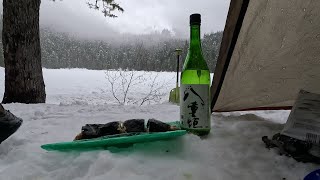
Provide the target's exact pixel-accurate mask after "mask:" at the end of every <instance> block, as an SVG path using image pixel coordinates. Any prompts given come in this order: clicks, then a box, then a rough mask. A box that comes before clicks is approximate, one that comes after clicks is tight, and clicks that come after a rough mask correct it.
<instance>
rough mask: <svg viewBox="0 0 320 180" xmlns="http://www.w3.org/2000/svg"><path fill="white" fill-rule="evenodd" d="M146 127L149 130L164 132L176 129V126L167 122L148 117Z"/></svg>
mask: <svg viewBox="0 0 320 180" xmlns="http://www.w3.org/2000/svg"><path fill="white" fill-rule="evenodd" d="M147 128H148V130H149V132H166V131H175V130H178V129H179V128H177V127H176V126H170V125H169V124H167V123H164V122H161V121H158V120H156V119H149V120H148V123H147Z"/></svg>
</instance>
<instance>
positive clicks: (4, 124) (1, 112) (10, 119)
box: [0, 106, 23, 143]
mask: <svg viewBox="0 0 320 180" xmlns="http://www.w3.org/2000/svg"><path fill="white" fill-rule="evenodd" d="M22 122H23V121H22V119H21V118H18V117H16V116H15V115H14V114H12V113H11V112H10V111H8V110H5V109H4V108H3V107H2V106H0V143H2V141H4V140H6V139H7V138H8V137H10V136H11V135H12V134H13V133H15V132H16V131H17V130H18V129H19V127H20V126H21V124H22Z"/></svg>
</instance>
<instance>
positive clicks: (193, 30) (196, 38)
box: [189, 25, 201, 51]
mask: <svg viewBox="0 0 320 180" xmlns="http://www.w3.org/2000/svg"><path fill="white" fill-rule="evenodd" d="M189 48H190V51H201V38H200V25H190V44H189Z"/></svg>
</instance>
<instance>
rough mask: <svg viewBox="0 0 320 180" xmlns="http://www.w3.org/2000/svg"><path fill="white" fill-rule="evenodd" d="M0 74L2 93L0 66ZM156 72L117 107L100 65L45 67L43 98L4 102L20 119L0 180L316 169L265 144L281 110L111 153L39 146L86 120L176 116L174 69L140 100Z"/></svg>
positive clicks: (221, 117) (7, 144) (277, 179)
mask: <svg viewBox="0 0 320 180" xmlns="http://www.w3.org/2000/svg"><path fill="white" fill-rule="evenodd" d="M137 73H138V74H139V73H141V72H137ZM0 74H1V76H0V95H1V97H0V98H1V99H2V95H3V91H4V69H3V68H1V69H0ZM156 74H157V73H152V75H151V76H150V77H151V78H149V79H143V78H142V81H140V82H139V83H138V84H136V85H134V86H132V89H131V91H129V93H128V99H129V102H127V103H124V104H125V105H121V104H119V103H118V101H117V100H116V99H115V98H114V97H113V95H112V93H111V92H110V89H111V86H110V84H109V83H108V81H107V79H106V77H105V76H106V75H105V73H104V71H92V70H84V69H72V70H67V69H61V70H51V69H44V79H45V84H46V92H47V103H46V104H35V105H26V104H6V105H4V106H5V108H6V109H8V110H10V111H11V112H13V113H14V114H16V115H17V116H19V117H21V118H22V119H23V120H24V123H23V125H22V126H21V128H20V129H19V130H18V131H17V132H16V133H15V134H14V135H13V136H11V137H10V138H9V139H7V140H6V141H4V142H3V143H2V144H0V180H51V179H53V180H71V179H72V180H73V179H74V180H106V179H108V180H117V179H119V180H120V179H121V180H126V179H133V180H152V179H155V180H160V179H161V180H173V179H174V180H176V179H177V180H198V179H199V180H206V179H208V180H209V179H210V180H258V179H259V180H260V179H262V180H264V179H266V180H283V179H286V180H301V179H303V177H304V176H305V175H306V174H308V173H309V172H310V171H312V170H315V169H317V168H319V166H316V165H313V164H309V163H308V164H303V163H297V162H296V161H295V160H293V159H291V158H288V157H284V156H279V155H277V154H276V152H275V150H268V149H266V148H265V147H264V143H263V142H262V141H261V137H262V136H264V135H267V136H269V137H270V136H272V135H273V134H275V133H277V132H279V131H280V130H281V129H282V128H283V124H284V123H285V122H286V119H287V117H288V114H289V112H288V111H263V112H241V113H240V112H235V113H219V114H213V115H212V116H211V118H212V131H211V134H210V135H209V137H208V138H206V139H200V138H199V137H197V136H194V135H190V134H188V135H185V136H183V137H181V138H178V139H175V140H170V141H162V142H152V143H145V144H137V145H134V146H132V147H129V148H127V149H121V150H120V152H117V153H115V152H113V151H109V150H99V151H89V152H68V153H66V152H46V151H44V150H42V149H41V148H40V145H42V144H45V143H53V142H58V141H71V140H72V139H73V138H74V136H75V135H76V134H77V133H79V132H80V129H81V126H83V125H84V124H86V123H106V122H109V121H115V120H126V119H130V118H145V119H148V118H156V119H159V120H162V121H172V120H177V119H178V116H179V107H178V106H176V105H173V104H170V103H169V102H168V96H169V94H168V93H169V90H170V89H172V88H174V87H175V73H160V74H159V75H158V78H156V83H153V84H155V85H157V86H161V85H163V84H165V85H166V86H164V87H163V88H159V89H158V90H157V93H158V94H157V101H155V102H151V101H149V102H146V103H144V104H143V105H142V106H140V104H141V103H140V102H141V101H140V100H141V99H142V98H144V97H146V96H147V95H148V93H149V92H150V88H151V86H150V84H152V82H155V81H154V80H155V78H154V77H156ZM120 85H121V84H120ZM120 95H121V94H119V95H118V96H120Z"/></svg>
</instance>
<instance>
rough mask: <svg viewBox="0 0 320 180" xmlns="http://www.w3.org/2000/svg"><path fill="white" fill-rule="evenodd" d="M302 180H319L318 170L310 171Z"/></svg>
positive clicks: (319, 171) (319, 170)
mask: <svg viewBox="0 0 320 180" xmlns="http://www.w3.org/2000/svg"><path fill="white" fill-rule="evenodd" d="M303 180H320V169H317V170H315V171H312V172H311V173H309V174H308V175H307V176H306V177H304V179H303Z"/></svg>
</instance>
